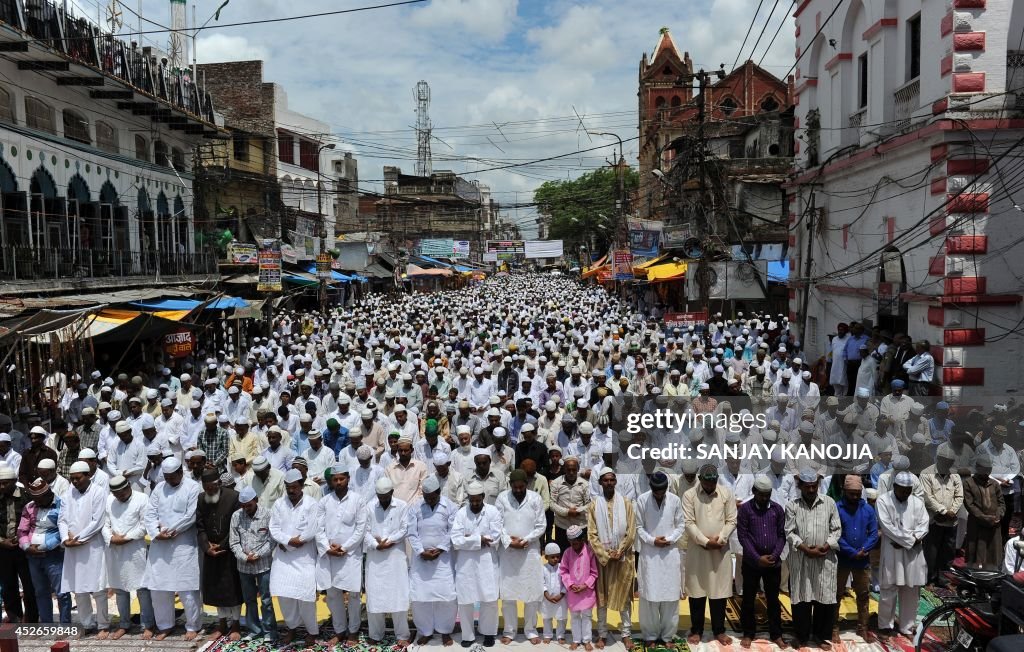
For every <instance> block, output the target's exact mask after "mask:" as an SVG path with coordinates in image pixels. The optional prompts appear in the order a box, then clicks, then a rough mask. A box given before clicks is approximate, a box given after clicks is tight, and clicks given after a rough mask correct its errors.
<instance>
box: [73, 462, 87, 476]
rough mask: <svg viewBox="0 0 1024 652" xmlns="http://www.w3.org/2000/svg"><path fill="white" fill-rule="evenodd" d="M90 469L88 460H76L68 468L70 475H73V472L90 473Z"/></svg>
mask: <svg viewBox="0 0 1024 652" xmlns="http://www.w3.org/2000/svg"><path fill="white" fill-rule="evenodd" d="M90 470H91V469H90V468H89V464H88V463H86V462H75V463H74V464H72V465H71V467H70V468H69V469H68V475H71V474H72V473H88V472H89V471H90Z"/></svg>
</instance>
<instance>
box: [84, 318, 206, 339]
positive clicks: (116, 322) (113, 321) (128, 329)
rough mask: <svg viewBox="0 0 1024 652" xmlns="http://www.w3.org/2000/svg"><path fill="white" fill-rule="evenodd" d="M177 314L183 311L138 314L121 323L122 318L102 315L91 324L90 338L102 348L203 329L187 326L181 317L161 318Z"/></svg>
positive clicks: (195, 325)
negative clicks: (174, 332) (184, 329)
mask: <svg viewBox="0 0 1024 652" xmlns="http://www.w3.org/2000/svg"><path fill="white" fill-rule="evenodd" d="M119 312H127V311H119ZM176 312H181V311H170V312H164V313H156V312H137V313H135V316H134V317H131V318H129V319H127V320H125V321H120V318H114V317H103V316H102V313H101V314H100V315H97V316H96V318H95V319H94V320H93V323H92V324H90V326H89V329H88V330H89V331H90V335H88V336H89V337H92V341H93V344H94V345H96V346H102V345H104V344H114V343H122V342H132V341H141V342H145V341H147V340H152V339H155V338H157V337H160V336H162V335H164V334H166V333H169V332H170V331H172V330H177V329H180V328H187V329H189V330H193V331H194V330H198V329H200V328H202V326H200V325H197V324H187V323H183V322H181V321H178V320H179V319H181V317H178V318H177V319H173V318H170V319H169V318H167V317H162V316H160V315H161V314H163V315H167V314H170V315H174V314H175V313H176ZM186 314H188V311H185V312H184V314H183V315H182V317H183V316H184V315H186ZM101 320H103V321H101ZM94 329H99V330H100V332H94Z"/></svg>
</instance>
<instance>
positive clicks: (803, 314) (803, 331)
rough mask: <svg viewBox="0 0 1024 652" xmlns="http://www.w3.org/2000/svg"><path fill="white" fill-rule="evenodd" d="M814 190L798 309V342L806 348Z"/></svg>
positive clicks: (812, 248) (809, 207) (808, 215)
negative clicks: (802, 286)
mask: <svg viewBox="0 0 1024 652" xmlns="http://www.w3.org/2000/svg"><path fill="white" fill-rule="evenodd" d="M816 212H817V209H816V208H815V207H814V190H813V189H812V190H811V199H810V201H809V202H808V204H807V260H805V261H804V298H803V301H802V302H801V303H802V305H801V307H800V323H801V326H800V341H801V342H803V344H804V347H805V348H806V347H807V306H808V304H809V302H810V300H811V252H812V251H813V250H814V214H815V213H816Z"/></svg>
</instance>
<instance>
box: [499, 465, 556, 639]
mask: <svg viewBox="0 0 1024 652" xmlns="http://www.w3.org/2000/svg"><path fill="white" fill-rule="evenodd" d="M526 485H527V477H526V472H525V471H523V470H522V469H516V470H515V471H512V473H511V474H510V475H509V486H510V488H509V489H507V490H505V491H503V492H502V493H501V494H499V495H498V500H497V501H496V502H495V504H494V506H495V507H497V508H498V511H499V512H501V521H502V532H501V554H500V557H499V560H498V567H499V571H500V574H501V586H500V589H499V594H500V596H501V617H502V620H504V623H505V626H504V629H503V630H502V635H501V642H502V644H503V645H508V644H509V643H511V642H512V639H513V638H515V635H516V625H517V623H518V620H519V619H518V616H517V613H518V612H517V604H516V603H518V602H522V603H523V633H524V634H525V635H526V638H527V640H529V641H530V642H531V643H533V644H534V645H536V644H537V641H539V640H540V637H539V635H538V633H537V612H538V611H539V610H540V601H541V599H542V598H543V597H544V562H543V560H542V559H541V554H540V539H541V537H542V536H543V535H544V529H545V527H546V526H547V519H546V517H545V516H544V501H543V500H541V497H540V494H538V493H537V492H536V491H529V490H527V488H526Z"/></svg>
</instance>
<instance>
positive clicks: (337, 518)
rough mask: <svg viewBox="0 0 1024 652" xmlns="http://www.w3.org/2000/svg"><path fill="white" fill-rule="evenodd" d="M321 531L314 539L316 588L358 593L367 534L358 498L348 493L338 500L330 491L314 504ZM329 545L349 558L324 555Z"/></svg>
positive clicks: (361, 581) (360, 502) (361, 582)
mask: <svg viewBox="0 0 1024 652" xmlns="http://www.w3.org/2000/svg"><path fill="white" fill-rule="evenodd" d="M317 519H319V522H320V526H321V527H320V529H319V532H318V533H317V535H316V546H317V551H318V552H319V554H320V559H319V560H318V562H317V569H316V570H317V588H318V589H320V590H325V589H330V588H334V589H341V590H342V591H351V592H354V593H359V591H360V589H362V587H363V536H364V535H365V534H366V510H365V509H363V502H362V500H361V498H360V496H359V494H355V493H352V492H351V491H350V492H348V493H346V494H345V497H344V498H342V499H340V500H339V499H338V496H337V495H336V494H335V493H334V492H333V491H332V492H330V493H329V494H327V495H326V496H324V497H323V498H321V499H320V500H319V502H318V504H317ZM332 544H337V545H339V546H341V547H342V548H343V549H344V550H345V552H347V553H348V554H346V555H343V556H341V557H337V556H332V555H328V554H327V550H328V549H329V548H330V547H331V545H332Z"/></svg>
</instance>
